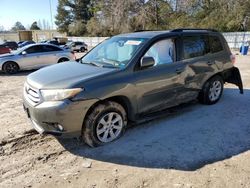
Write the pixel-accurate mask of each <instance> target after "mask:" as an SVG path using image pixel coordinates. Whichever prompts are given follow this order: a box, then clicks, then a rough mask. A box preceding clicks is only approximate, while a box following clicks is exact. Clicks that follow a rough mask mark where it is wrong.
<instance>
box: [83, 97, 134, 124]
mask: <svg viewBox="0 0 250 188" xmlns="http://www.w3.org/2000/svg"><path fill="white" fill-rule="evenodd" d="M106 101H113V102H116V103H118V104H120V105H121V106H122V107H123V108H124V110H125V112H126V113H127V117H128V120H131V121H133V120H135V114H134V112H135V111H134V109H133V107H132V103H131V101H130V100H129V99H128V97H126V96H121V95H119V96H112V97H108V98H105V99H102V100H99V101H97V102H95V103H94V104H93V105H92V106H91V107H90V108H89V109H88V111H87V113H86V115H85V117H84V120H83V122H84V121H85V120H86V118H87V116H88V115H89V114H90V113H91V112H92V111H93V110H94V108H95V107H96V106H98V105H99V104H103V103H105V102H106Z"/></svg>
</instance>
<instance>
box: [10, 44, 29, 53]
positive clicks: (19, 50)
mask: <svg viewBox="0 0 250 188" xmlns="http://www.w3.org/2000/svg"><path fill="white" fill-rule="evenodd" d="M27 47H28V45H27V46H24V47H22V48H18V49H17V50H12V51H11V53H12V54H20V53H21V52H22V51H23V50H25V49H26V48H27Z"/></svg>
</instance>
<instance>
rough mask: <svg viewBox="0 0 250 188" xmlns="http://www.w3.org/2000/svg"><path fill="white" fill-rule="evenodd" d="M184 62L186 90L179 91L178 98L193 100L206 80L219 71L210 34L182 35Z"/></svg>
mask: <svg viewBox="0 0 250 188" xmlns="http://www.w3.org/2000/svg"><path fill="white" fill-rule="evenodd" d="M181 49H182V50H181V51H182V63H184V64H186V65H187V67H186V73H187V75H186V80H185V92H179V93H178V94H177V99H186V100H187V101H188V100H191V99H192V98H195V97H197V95H198V92H199V90H200V89H201V88H202V87H203V84H204V82H205V81H206V80H207V79H208V78H210V77H211V76H212V75H214V74H215V73H216V72H218V67H217V65H216V63H215V62H216V58H213V56H212V54H211V52H210V46H209V35H208V34H205V33H204V34H198V33H197V34H196V33H192V34H188V33H184V34H183V36H182V48H181Z"/></svg>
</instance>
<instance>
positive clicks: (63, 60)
mask: <svg viewBox="0 0 250 188" xmlns="http://www.w3.org/2000/svg"><path fill="white" fill-rule="evenodd" d="M65 61H69V59H67V58H61V59H59V61H58V62H57V63H62V62H65Z"/></svg>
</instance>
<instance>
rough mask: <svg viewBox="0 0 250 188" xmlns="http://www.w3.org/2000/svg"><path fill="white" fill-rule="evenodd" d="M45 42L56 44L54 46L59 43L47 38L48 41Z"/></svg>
mask: <svg viewBox="0 0 250 188" xmlns="http://www.w3.org/2000/svg"><path fill="white" fill-rule="evenodd" d="M46 43H48V44H54V45H56V46H59V45H60V44H59V42H58V41H57V40H48V41H46Z"/></svg>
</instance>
